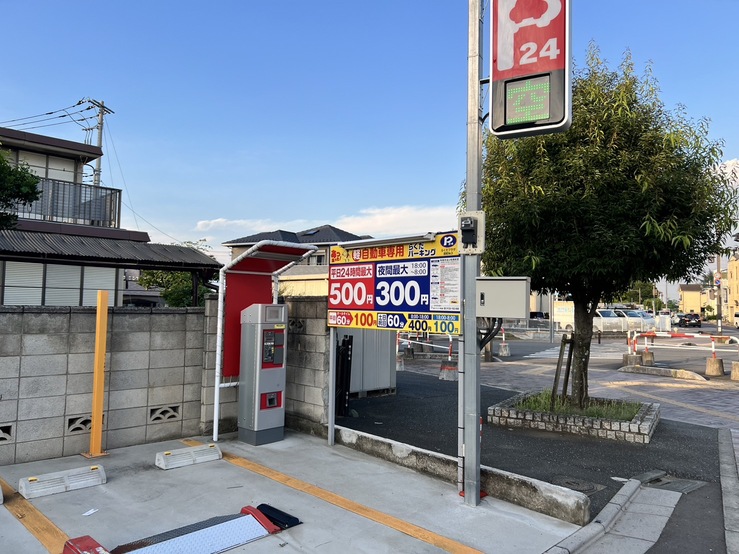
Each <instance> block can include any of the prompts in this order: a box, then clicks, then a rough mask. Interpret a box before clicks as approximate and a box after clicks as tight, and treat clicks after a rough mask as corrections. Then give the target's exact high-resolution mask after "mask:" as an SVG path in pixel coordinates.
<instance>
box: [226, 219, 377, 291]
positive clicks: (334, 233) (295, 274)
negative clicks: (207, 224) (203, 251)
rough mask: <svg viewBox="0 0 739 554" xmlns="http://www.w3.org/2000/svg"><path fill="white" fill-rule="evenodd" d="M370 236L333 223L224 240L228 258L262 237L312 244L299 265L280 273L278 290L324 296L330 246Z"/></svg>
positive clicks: (241, 251)
mask: <svg viewBox="0 0 739 554" xmlns="http://www.w3.org/2000/svg"><path fill="white" fill-rule="evenodd" d="M366 238H371V237H369V236H367V235H355V234H354V233H350V232H349V231H344V230H343V229H339V228H338V227H334V226H333V225H321V226H319V227H313V228H311V229H306V230H304V231H298V232H297V233H294V232H292V231H283V230H277V231H268V232H263V233H256V234H254V235H249V236H246V237H241V238H238V239H233V240H230V241H228V242H224V243H223V246H227V247H228V248H230V249H231V259H232V260H233V259H235V258H237V257H238V256H239V255H241V254H242V253H243V252H246V251H247V250H248V249H249V248H251V247H252V246H254V245H255V244H257V243H258V242H260V241H263V240H272V241H278V242H295V243H302V244H313V245H315V246H317V247H318V250H316V251H315V252H313V254H311V256H310V257H309V258H307V259H306V260H305V261H303V262H301V263H300V264H298V265H295V266H293V267H291V268H290V269H289V270H287V271H286V272H285V273H283V274H282V275H280V290H281V293H282V294H284V295H289V296H326V295H327V294H328V260H329V254H330V251H331V247H332V246H334V245H336V244H339V243H341V242H347V241H352V240H361V239H366Z"/></svg>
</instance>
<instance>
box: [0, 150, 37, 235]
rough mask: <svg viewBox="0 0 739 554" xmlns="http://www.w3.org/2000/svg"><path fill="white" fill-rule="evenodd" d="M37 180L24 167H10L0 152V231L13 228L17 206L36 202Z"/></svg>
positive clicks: (16, 218) (26, 167) (16, 217)
mask: <svg viewBox="0 0 739 554" xmlns="http://www.w3.org/2000/svg"><path fill="white" fill-rule="evenodd" d="M38 182H39V178H38V177H36V176H35V175H34V174H33V173H31V170H30V169H28V166H26V165H18V166H14V165H11V164H10V163H9V162H8V160H7V159H6V158H5V156H4V155H3V152H2V151H1V150H0V229H12V228H13V227H15V224H16V221H17V220H18V216H17V215H16V214H15V213H14V212H15V208H16V206H17V205H18V204H24V205H25V204H30V203H31V202H33V201H35V200H38V198H39V196H41V192H40V191H39V190H38V189H37V185H38Z"/></svg>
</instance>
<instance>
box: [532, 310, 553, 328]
mask: <svg viewBox="0 0 739 554" xmlns="http://www.w3.org/2000/svg"><path fill="white" fill-rule="evenodd" d="M529 328H530V329H548V328H549V314H548V313H546V314H545V313H544V312H529Z"/></svg>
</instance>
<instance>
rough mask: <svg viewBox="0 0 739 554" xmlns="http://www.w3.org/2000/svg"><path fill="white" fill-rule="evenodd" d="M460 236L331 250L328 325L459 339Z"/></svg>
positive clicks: (445, 235)
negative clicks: (454, 336) (442, 335)
mask: <svg viewBox="0 0 739 554" xmlns="http://www.w3.org/2000/svg"><path fill="white" fill-rule="evenodd" d="M460 275H461V271H460V263H459V238H458V236H457V234H456V233H443V234H438V235H435V236H434V238H433V239H430V240H428V241H425V242H424V241H421V242H417V241H416V242H409V243H404V244H395V243H393V244H390V243H389V244H387V245H374V246H371V247H368V246H362V245H361V243H360V244H357V245H351V244H350V245H347V247H346V248H345V247H344V246H341V245H339V246H332V247H331V256H330V259H329V279H328V287H329V291H328V325H329V327H352V328H358V329H376V330H386V331H401V332H427V333H435V334H449V335H458V334H460V333H461V322H460V316H459V311H460V288H461V286H460Z"/></svg>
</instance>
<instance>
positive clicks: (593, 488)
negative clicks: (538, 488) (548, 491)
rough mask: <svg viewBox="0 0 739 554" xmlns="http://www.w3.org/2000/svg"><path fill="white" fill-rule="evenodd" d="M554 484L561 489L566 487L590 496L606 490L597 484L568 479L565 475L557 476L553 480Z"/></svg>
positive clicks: (573, 478) (572, 478)
mask: <svg viewBox="0 0 739 554" xmlns="http://www.w3.org/2000/svg"><path fill="white" fill-rule="evenodd" d="M552 484H553V485H558V486H560V487H566V488H568V489H572V490H573V491H577V492H581V493H583V494H586V495H588V496H590V495H591V494H595V493H596V492H598V491H602V490H603V489H605V488H606V487H605V486H604V485H597V484H595V483H591V482H590V481H583V480H582V479H578V478H577V477H567V476H565V475H555V476H554V477H553V478H552Z"/></svg>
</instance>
